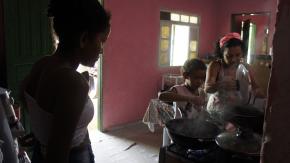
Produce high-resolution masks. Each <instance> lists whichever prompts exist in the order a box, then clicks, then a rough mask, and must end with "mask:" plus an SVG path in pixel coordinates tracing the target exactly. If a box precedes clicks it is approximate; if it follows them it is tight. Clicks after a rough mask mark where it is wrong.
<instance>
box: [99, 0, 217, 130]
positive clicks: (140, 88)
mask: <svg viewBox="0 0 290 163" xmlns="http://www.w3.org/2000/svg"><path fill="white" fill-rule="evenodd" d="M214 1H215V0H203V1H199V0H138V1H136V0H120V1H119V0H105V2H104V3H105V4H104V5H105V7H106V8H107V9H108V10H110V11H111V13H112V32H111V35H110V38H109V39H108V41H107V43H106V47H105V52H104V53H105V55H104V64H103V124H104V128H105V129H109V128H112V127H114V126H118V125H121V124H126V123H130V122H134V121H137V120H140V119H142V117H143V115H144V113H145V111H146V108H147V105H148V102H149V100H150V99H152V98H156V97H157V92H158V90H159V89H160V87H161V75H162V74H163V73H165V72H175V73H179V67H175V68H160V67H159V66H158V47H159V45H158V43H159V40H158V39H159V12H160V10H169V11H183V12H186V13H192V14H198V15H200V16H201V28H200V36H202V37H200V49H199V51H200V52H199V53H200V54H203V53H205V52H208V50H207V49H211V47H212V45H211V43H210V41H211V40H214V39H215V33H216V30H215V29H216V22H215V19H214V20H213V21H211V18H212V17H213V16H214V15H215V13H216V10H215V7H214V6H215V4H214V3H213V2H214ZM201 2H202V3H201Z"/></svg>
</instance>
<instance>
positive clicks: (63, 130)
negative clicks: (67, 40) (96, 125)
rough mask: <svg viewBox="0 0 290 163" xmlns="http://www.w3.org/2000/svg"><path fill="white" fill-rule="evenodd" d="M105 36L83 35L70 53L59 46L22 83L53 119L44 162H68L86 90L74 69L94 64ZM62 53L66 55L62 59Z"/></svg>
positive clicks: (84, 82)
mask: <svg viewBox="0 0 290 163" xmlns="http://www.w3.org/2000/svg"><path fill="white" fill-rule="evenodd" d="M108 34H109V29H108V30H107V31H106V32H104V33H99V34H97V35H96V36H95V39H89V38H88V37H87V34H86V33H85V32H84V33H83V35H82V37H81V38H80V44H79V47H72V48H71V49H70V51H63V50H62V49H61V43H60V45H59V48H58V49H57V50H56V52H55V53H54V54H53V55H52V56H47V57H44V58H42V59H41V60H39V61H38V62H37V63H35V64H34V66H33V68H32V70H31V72H30V74H29V75H28V76H27V77H26V78H25V80H24V82H23V83H22V90H23V92H24V91H25V92H27V93H28V94H29V95H30V96H32V97H33V98H34V99H35V100H36V101H37V103H38V105H39V106H40V107H41V108H42V109H44V110H45V111H47V112H49V113H51V114H53V116H54V118H55V119H54V122H53V124H52V130H51V132H50V133H51V135H49V142H48V145H47V148H46V152H47V153H46V156H45V162H46V163H52V162H53V163H65V162H68V156H69V151H70V147H71V141H72V138H73V135H74V131H75V129H76V126H77V124H78V121H79V118H80V116H81V113H82V111H83V108H84V105H85V103H86V101H87V98H88V91H89V85H88V82H87V80H86V78H85V77H84V76H83V75H81V74H80V73H78V72H77V71H76V69H77V67H78V65H79V64H80V63H82V64H84V65H86V66H92V65H94V63H95V61H97V60H98V58H99V53H100V51H101V49H102V48H103V44H104V42H105V41H106V39H107V37H108ZM63 53H70V55H69V57H64V55H63ZM22 99H23V97H22Z"/></svg>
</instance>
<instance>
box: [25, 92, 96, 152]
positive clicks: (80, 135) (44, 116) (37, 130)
mask: <svg viewBox="0 0 290 163" xmlns="http://www.w3.org/2000/svg"><path fill="white" fill-rule="evenodd" d="M25 99H26V102H27V106H28V110H29V116H30V124H31V129H32V131H33V134H34V136H35V137H36V138H37V140H38V141H39V142H40V144H42V145H47V144H48V137H49V135H50V130H51V125H52V123H53V118H54V117H53V115H52V114H51V113H48V112H46V111H45V110H43V109H42V108H41V107H40V106H39V105H38V103H37V102H36V100H35V99H34V98H33V97H31V96H30V95H29V94H28V93H26V92H25ZM93 116H94V105H93V102H92V100H91V99H90V98H89V97H88V100H87V102H86V104H85V107H84V110H83V112H82V114H81V117H80V119H79V122H78V124H77V127H76V130H75V133H74V136H73V139H72V143H71V147H76V146H79V145H80V144H81V143H82V142H83V141H84V139H85V137H86V135H87V126H88V124H89V123H90V121H91V120H92V119H93Z"/></svg>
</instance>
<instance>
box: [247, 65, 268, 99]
mask: <svg viewBox="0 0 290 163" xmlns="http://www.w3.org/2000/svg"><path fill="white" fill-rule="evenodd" d="M247 69H248V71H249V76H250V83H251V87H252V88H251V89H252V92H253V93H254V96H255V97H258V98H265V97H266V96H265V94H264V93H263V92H262V90H261V89H260V87H259V85H258V84H257V82H256V80H255V75H254V70H253V68H252V67H251V66H250V65H247Z"/></svg>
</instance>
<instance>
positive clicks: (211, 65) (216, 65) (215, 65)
mask: <svg viewBox="0 0 290 163" xmlns="http://www.w3.org/2000/svg"><path fill="white" fill-rule="evenodd" d="M220 66H221V64H220V62H219V61H218V60H216V61H211V62H210V63H209V65H208V68H211V69H219V68H220Z"/></svg>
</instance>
